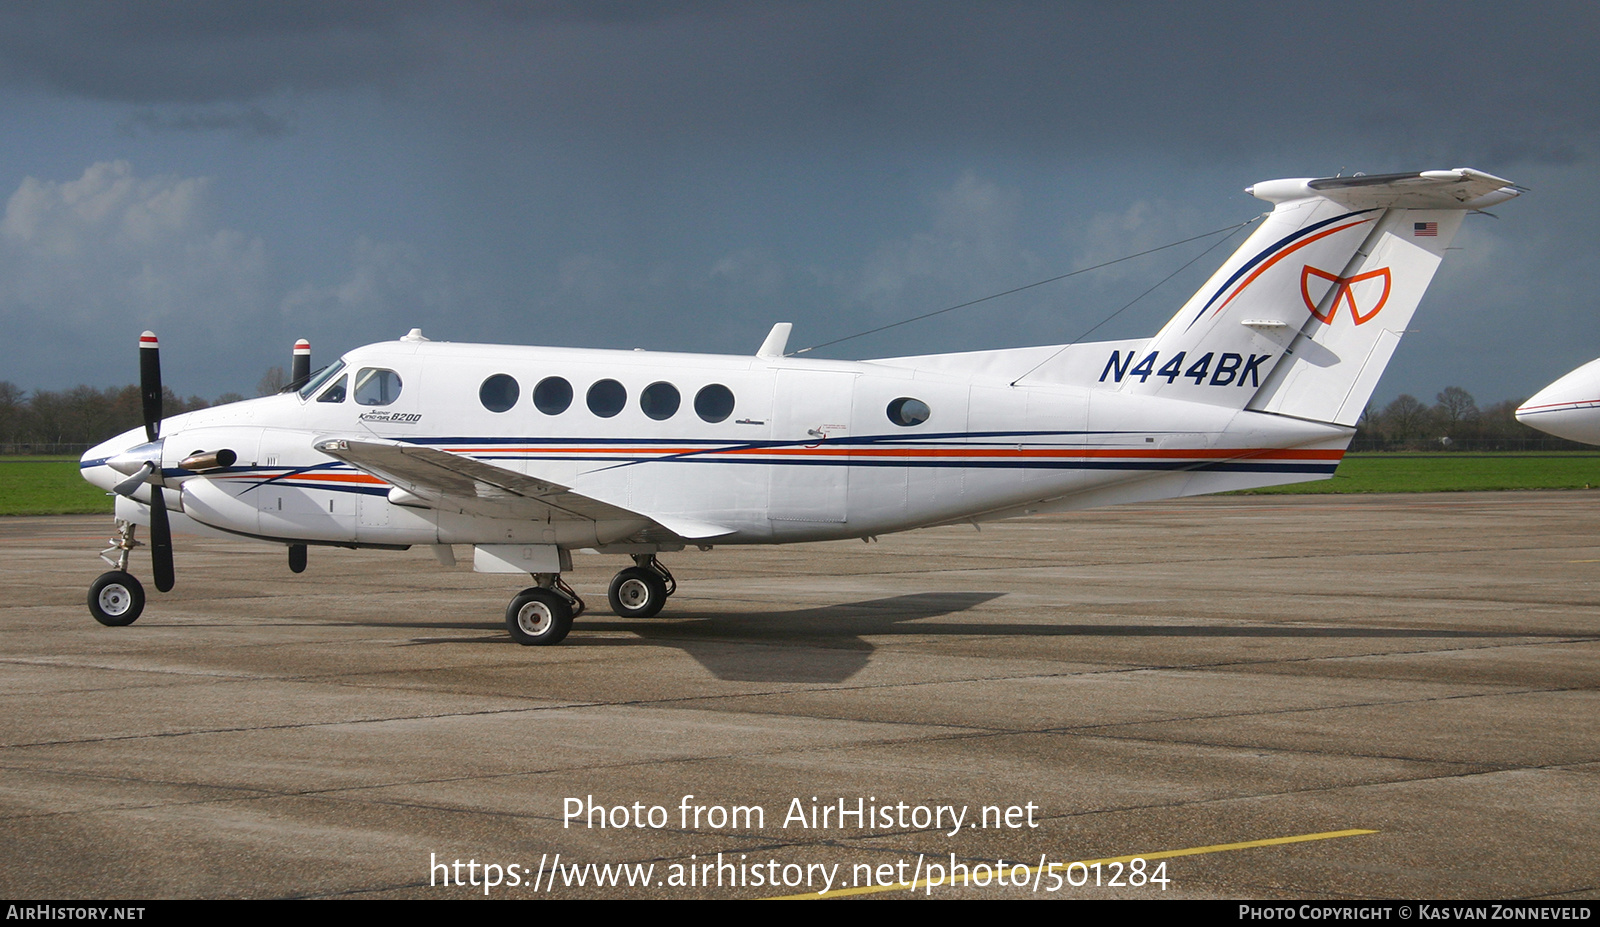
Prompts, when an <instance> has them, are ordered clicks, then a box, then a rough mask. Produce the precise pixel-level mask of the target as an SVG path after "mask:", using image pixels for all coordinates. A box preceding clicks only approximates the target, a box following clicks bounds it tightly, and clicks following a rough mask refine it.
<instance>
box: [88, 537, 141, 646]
mask: <svg viewBox="0 0 1600 927" xmlns="http://www.w3.org/2000/svg"><path fill="white" fill-rule="evenodd" d="M136 527H137V526H136V525H134V523H133V522H131V521H123V520H122V519H120V518H119V519H117V536H116V537H114V538H112V539H111V546H110V547H107V548H106V549H105V550H103V551H101V552H100V559H101V560H104V561H105V562H106V563H107V564H108V565H109V566H111V567H113V569H112V570H111V571H110V572H109V573H102V574H100V576H99V578H98V579H96V580H95V581H94V582H93V583H91V584H90V585H89V614H91V615H93V616H94V620H96V621H98V622H100V623H101V624H103V625H105V626H107V627H111V628H120V627H125V626H127V625H130V624H133V623H134V622H135V621H138V620H139V615H140V613H141V612H143V611H144V586H143V585H142V584H141V583H140V582H139V581H138V580H137V579H135V578H134V577H133V574H131V573H129V572H128V554H129V553H131V552H132V551H133V549H134V548H135V547H138V546H140V545H139V541H138V540H137V539H136V538H135V537H134V536H133V532H134V529H135V528H136ZM112 551H116V552H117V558H116V559H115V560H113V559H111V558H110V557H108V556H106V555H107V554H109V553H111V552H112Z"/></svg>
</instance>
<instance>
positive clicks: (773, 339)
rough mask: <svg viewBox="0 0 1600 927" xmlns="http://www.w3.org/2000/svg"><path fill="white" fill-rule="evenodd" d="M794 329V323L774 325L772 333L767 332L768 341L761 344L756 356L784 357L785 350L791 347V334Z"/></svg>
mask: <svg viewBox="0 0 1600 927" xmlns="http://www.w3.org/2000/svg"><path fill="white" fill-rule="evenodd" d="M793 328H794V323H793V322H779V323H777V324H775V325H773V326H772V331H770V332H767V340H766V341H763V342H761V347H759V348H757V349H756V356H757V357H782V356H783V349H784V348H787V347H788V346H789V332H790V330H792V329H793Z"/></svg>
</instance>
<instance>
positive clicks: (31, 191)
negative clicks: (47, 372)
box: [0, 161, 268, 331]
mask: <svg viewBox="0 0 1600 927" xmlns="http://www.w3.org/2000/svg"><path fill="white" fill-rule="evenodd" d="M210 187H211V183H210V181H209V180H208V179H206V178H181V177H176V176H172V175H160V176H155V177H139V176H137V175H136V174H135V173H134V171H133V167H132V166H131V165H129V164H128V162H126V161H108V162H101V163H98V164H94V165H92V166H90V167H89V168H88V170H86V171H84V173H83V176H82V177H80V178H78V179H77V180H69V181H60V182H58V181H51V180H40V179H38V178H34V177H28V178H26V179H25V180H23V181H22V183H21V185H20V186H19V187H18V188H17V190H16V192H14V193H13V194H12V195H11V197H10V198H9V200H8V201H7V203H6V208H5V216H4V218H3V219H0V268H3V271H4V273H3V275H0V316H5V317H8V318H12V317H17V316H31V317H34V318H36V319H46V320H48V321H49V322H50V324H51V325H52V326H53V327H54V328H55V329H57V330H60V329H63V328H66V329H77V330H80V331H83V330H90V329H96V328H103V327H105V326H114V327H116V328H118V329H129V328H134V327H135V326H153V325H155V324H158V323H160V322H162V321H172V320H176V321H182V322H194V323H202V322H203V324H204V325H206V326H207V327H211V328H216V327H219V326H221V327H226V326H227V325H228V324H229V323H230V322H232V321H235V320H238V319H240V318H241V317H243V316H245V315H248V314H249V313H252V312H255V311H257V310H259V309H260V308H261V307H262V305H263V304H264V298H263V293H264V286H265V278H266V271H267V264H268V261H267V254H266V248H265V246H264V245H263V244H262V242H261V240H260V239H258V238H252V237H250V236H247V235H244V234H242V233H240V232H237V231H234V230H231V229H226V228H219V227H218V226H217V224H216V222H215V221H214V219H213V217H212V209H211V208H210V204H209V193H210ZM135 330H136V329H135Z"/></svg>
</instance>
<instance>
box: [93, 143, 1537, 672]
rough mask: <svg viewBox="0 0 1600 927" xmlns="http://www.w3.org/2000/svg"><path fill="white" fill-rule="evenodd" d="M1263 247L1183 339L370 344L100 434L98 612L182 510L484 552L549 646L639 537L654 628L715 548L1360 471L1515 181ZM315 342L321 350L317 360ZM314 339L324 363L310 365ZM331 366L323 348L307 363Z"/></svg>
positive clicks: (520, 612) (1439, 177) (1375, 180)
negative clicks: (1395, 360) (1442, 294)
mask: <svg viewBox="0 0 1600 927" xmlns="http://www.w3.org/2000/svg"><path fill="white" fill-rule="evenodd" d="M1249 192H1251V193H1253V194H1254V195H1255V196H1256V197H1258V198H1260V199H1262V200H1265V201H1267V202H1269V203H1271V204H1272V205H1273V208H1272V211H1271V212H1270V213H1269V214H1268V215H1267V216H1266V217H1265V219H1264V221H1263V222H1262V223H1261V225H1260V226H1259V227H1258V228H1257V229H1256V231H1255V232H1254V234H1252V235H1251V236H1250V237H1249V239H1248V240H1246V241H1245V243H1244V245H1243V246H1242V247H1240V248H1239V250H1238V251H1237V252H1235V253H1234V254H1233V256H1232V257H1230V258H1228V260H1227V261H1226V262H1225V263H1224V264H1223V265H1222V267H1221V269H1219V270H1218V271H1217V272H1216V273H1215V274H1213V275H1212V277H1211V279H1210V280H1208V281H1207V282H1206V284H1205V286H1204V287H1202V288H1201V289H1200V291H1199V292H1198V293H1196V294H1195V295H1194V296H1193V297H1191V298H1190V299H1189V301H1188V302H1187V303H1185V304H1184V305H1183V307H1182V308H1181V309H1180V310H1178V313H1177V314H1176V315H1174V316H1173V317H1172V320H1171V321H1169V322H1168V323H1167V324H1166V325H1165V326H1164V327H1163V328H1162V329H1161V330H1160V331H1159V332H1157V333H1156V335H1155V337H1153V338H1149V339H1145V340H1134V341H1116V342H1102V343H1093V344H1072V345H1064V346H1063V345H1046V346H1041V347H1029V348H1015V349H1010V350H1000V351H978V352H970V353H961V354H936V355H925V356H920V357H891V358H882V359H877V360H870V361H860V362H851V361H829V360H811V359H800V358H795V357H786V356H785V355H784V348H785V345H786V343H787V339H788V334H789V326H788V324H787V323H781V324H779V325H777V326H775V327H774V328H773V330H772V333H771V334H770V335H769V336H768V337H767V340H766V342H765V343H764V344H762V346H761V348H760V350H758V351H757V352H756V354H755V355H754V356H748V357H733V356H721V355H701V354H667V353H657V352H646V351H596V350H575V349H568V348H540V347H508V346H498V345H477V344H450V343H443V342H435V341H429V340H427V339H425V338H423V337H422V336H421V334H420V333H418V332H415V331H413V332H412V334H410V335H408V336H406V337H404V338H401V339H400V340H398V341H390V342H384V343H381V344H372V345H368V346H366V347H363V348H358V349H356V350H354V351H351V352H349V353H348V354H346V355H345V356H344V357H342V358H340V359H339V361H338V362H337V363H335V364H332V365H331V366H329V367H327V368H325V369H324V370H322V371H321V372H320V373H319V374H317V375H316V376H314V377H311V376H308V375H305V374H304V373H303V372H302V371H299V370H297V371H296V379H297V380H298V379H303V380H304V385H302V386H300V387H299V388H298V389H294V390H292V391H286V392H284V393H281V394H279V395H276V396H270V397H267V398H263V399H255V400H251V401H248V402H239V403H234V404H231V405H227V406H221V407H218V408H213V409H206V410H203V411H199V412H191V413H188V414H185V415H179V416H175V417H173V418H171V419H166V420H163V419H162V417H161V384H160V366H159V361H158V360H157V356H158V355H157V349H156V340H155V336H153V335H151V334H149V333H146V334H145V336H144V338H143V339H142V340H141V351H140V354H141V359H142V364H141V380H142V383H141V388H142V392H143V395H144V397H145V406H144V415H145V420H146V423H145V426H144V427H143V428H142V429H137V430H135V431H130V432H128V433H126V434H123V435H120V436H119V437H116V438H113V439H112V440H110V441H107V442H105V443H104V444H101V445H100V446H98V447H96V448H94V449H93V450H90V451H89V452H88V453H87V454H85V455H84V457H83V461H82V469H83V475H84V477H85V478H86V479H88V480H89V481H90V482H92V483H94V484H95V485H97V486H102V487H104V488H105V489H107V490H109V491H110V492H112V493H114V494H115V496H116V518H117V525H118V528H119V532H120V533H119V536H118V538H117V539H116V540H114V542H113V546H112V547H111V548H110V549H109V550H107V551H106V554H104V555H102V556H105V557H106V559H107V560H108V561H111V562H112V563H113V565H114V566H115V569H114V570H113V571H112V572H109V573H106V574H104V575H103V576H101V577H100V578H99V579H98V580H96V581H95V583H94V585H93V586H92V587H91V588H90V593H89V609H90V611H91V612H92V613H93V614H94V616H95V617H96V618H97V619H99V620H100V621H101V622H102V623H104V624H108V625H125V624H130V623H132V622H133V621H134V620H135V619H136V618H138V616H139V613H140V611H141V610H142V608H143V606H144V591H143V587H142V586H141V584H140V583H139V581H138V580H137V579H135V578H134V577H133V576H131V575H130V574H129V573H128V560H129V551H130V550H131V549H132V548H134V547H135V546H137V545H138V542H137V541H136V540H135V526H136V525H147V526H148V527H149V533H150V548H151V555H152V557H151V559H152V573H153V575H154V577H155V582H156V587H157V588H158V589H160V590H162V591H166V590H168V589H170V588H171V587H172V584H173V579H174V577H173V565H172V542H171V534H172V531H173V530H174V529H176V530H181V531H190V532H195V533H202V534H217V533H220V534H223V535H226V536H232V537H244V538H253V539H256V540H260V541H268V542H272V543H276V544H284V545H287V546H288V549H289V565H290V567H291V569H293V570H294V571H295V572H299V571H300V570H302V569H304V568H305V564H306V549H307V547H310V546H317V545H328V546H335V547H370V548H385V549H404V548H406V547H409V546H411V545H415V544H427V545H431V546H432V547H433V549H434V551H435V552H436V553H437V554H438V555H439V558H440V560H441V561H443V562H445V563H453V562H454V555H453V553H452V550H453V549H452V547H451V545H466V544H470V545H472V546H473V547H474V555H473V562H474V566H475V567H476V568H477V569H478V570H481V571H487V572H504V573H528V574H532V576H533V579H534V585H533V586H530V587H529V588H527V589H524V590H522V591H521V592H519V593H517V594H516V595H515V596H514V597H512V599H511V604H510V606H509V607H508V608H507V609H506V625H507V627H508V628H509V629H510V632H511V636H512V637H513V638H515V639H516V640H517V641H518V642H520V643H523V644H555V643H557V642H559V641H561V640H562V639H563V638H564V637H566V635H567V633H568V631H569V630H570V629H571V627H572V620H573V618H574V617H575V616H576V615H578V614H579V613H581V612H582V610H583V602H582V600H581V599H579V598H578V596H577V595H576V594H574V593H573V591H572V590H571V588H570V587H568V585H567V584H566V583H565V582H563V581H562V573H563V572H564V571H567V570H570V569H571V568H572V559H571V551H572V550H573V549H576V548H593V549H595V550H598V551H600V552H602V553H615V554H621V555H624V556H627V557H631V558H632V560H633V565H631V566H628V567H627V568H626V569H623V570H621V571H620V572H618V573H617V574H616V576H615V578H614V579H612V581H611V587H610V594H609V596H608V598H609V601H610V605H611V608H612V610H613V611H615V612H616V613H617V614H619V615H623V616H631V617H637V618H648V617H651V616H653V615H655V614H656V613H658V612H659V611H660V610H661V608H662V605H663V604H664V603H665V601H666V599H667V597H668V596H670V595H671V594H672V593H673V591H674V590H675V588H676V584H675V583H674V581H673V578H672V574H671V573H670V572H668V570H667V568H666V567H665V566H664V565H662V563H661V562H660V561H659V560H658V559H657V556H658V555H660V554H662V553H665V552H670V551H678V550H682V549H683V548H684V547H685V546H688V545H695V546H698V547H702V548H709V547H710V546H712V545H718V544H784V543H789V542H792V541H821V540H828V539H836V538H857V537H871V536H875V535H880V534H886V533H889V532H893V531H905V530H907V529H911V528H921V527H927V526H931V525H940V524H948V523H952V522H966V521H974V522H975V521H980V520H986V519H995V518H1005V517H1007V516H1013V515H1024V514H1031V513H1035V512H1059V511H1066V510H1071V509H1080V508H1087V507H1090V506H1098V505H1108V504H1113V503H1119V502H1134V501H1142V500H1151V499H1160V498H1167V497H1173V496H1187V495H1195V494H1200V493H1211V492H1220V491H1225V490H1233V489H1245V488H1249V487H1254V486H1269V485H1275V484H1280V483H1293V482H1299V481H1303V480H1313V479H1325V478H1327V477H1329V476H1331V475H1332V474H1333V471H1334V468H1335V467H1336V466H1337V465H1338V463H1339V460H1340V458H1341V457H1342V456H1343V454H1344V450H1345V448H1346V446H1347V445H1348V444H1349V442H1350V438H1351V436H1352V435H1353V434H1354V433H1355V429H1354V427H1353V426H1354V425H1355V423H1356V420H1357V418H1358V417H1359V416H1360V415H1361V412H1362V409H1363V408H1364V407H1365V405H1366V403H1367V400H1368V398H1369V397H1370V396H1371V395H1372V391H1373V388H1374V386H1376V384H1377V382H1378V377H1379V375H1380V374H1382V372H1383V368H1384V366H1385V365H1386V364H1387V363H1388V361H1389V358H1390V356H1391V355H1392V354H1393V352H1394V349H1395V346H1396V345H1397V344H1398V343H1399V341H1400V336H1401V334H1402V333H1403V332H1404V331H1405V329H1406V325H1407V323H1408V322H1410V320H1411V315H1412V312H1413V311H1414V310H1415V309H1416V307H1417V304H1418V302H1419V301H1420V300H1421V298H1422V294H1423V292H1424V291H1425V290H1426V289H1427V286H1428V283H1429V281H1430V280H1431V279H1432V278H1433V273H1434V270H1435V269H1436V268H1437V267H1438V265H1439V260H1440V258H1441V257H1442V256H1443V255H1444V252H1445V250H1446V248H1447V247H1448V246H1449V244H1450V242H1451V240H1452V239H1453V238H1454V237H1455V234H1456V231H1457V230H1458V229H1459V228H1460V226H1461V223H1462V220H1463V218H1464V217H1465V216H1466V214H1467V213H1469V212H1472V211H1475V210H1480V209H1483V208H1485V207H1488V206H1492V205H1494V204H1496V203H1501V202H1504V201H1506V200H1508V199H1511V198H1512V197H1514V196H1516V195H1517V194H1518V193H1519V192H1521V191H1520V189H1519V188H1517V187H1515V186H1514V185H1512V184H1510V183H1509V182H1508V181H1505V180H1502V179H1500V178H1498V177H1493V176H1490V175H1488V174H1484V173H1481V172H1478V171H1474V170H1468V169H1455V170H1439V171H1423V172H1420V173H1407V174H1386V175H1381V176H1359V175H1358V176H1354V177H1336V178H1325V179H1321V180H1307V179H1295V180H1273V181H1267V182H1264V183H1258V184H1256V185H1255V186H1254V187H1252V188H1250V191H1249ZM297 353H298V354H299V356H300V357H303V356H304V354H305V353H306V351H305V350H301V349H297ZM297 359H298V358H297ZM307 366H309V365H308V364H307Z"/></svg>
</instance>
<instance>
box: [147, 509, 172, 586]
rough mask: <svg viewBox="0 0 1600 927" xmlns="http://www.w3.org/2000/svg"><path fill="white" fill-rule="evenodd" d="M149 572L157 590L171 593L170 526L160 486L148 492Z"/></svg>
mask: <svg viewBox="0 0 1600 927" xmlns="http://www.w3.org/2000/svg"><path fill="white" fill-rule="evenodd" d="M150 571H151V572H152V573H154V574H155V577H156V588H157V589H159V590H161V591H162V592H171V591H172V584H173V579H174V577H173V572H172V525H171V524H170V523H169V522H168V520H167V494H166V492H165V491H164V490H163V489H162V488H161V487H160V486H152V487H151V492H150Z"/></svg>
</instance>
